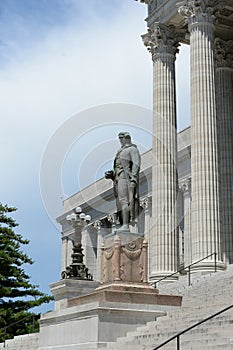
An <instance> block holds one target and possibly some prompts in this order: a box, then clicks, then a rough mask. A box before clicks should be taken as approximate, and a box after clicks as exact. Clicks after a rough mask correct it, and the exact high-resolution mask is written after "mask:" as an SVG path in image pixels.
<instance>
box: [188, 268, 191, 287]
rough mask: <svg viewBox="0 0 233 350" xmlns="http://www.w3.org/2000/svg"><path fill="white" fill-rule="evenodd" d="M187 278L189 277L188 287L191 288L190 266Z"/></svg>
mask: <svg viewBox="0 0 233 350" xmlns="http://www.w3.org/2000/svg"><path fill="white" fill-rule="evenodd" d="M188 277H189V286H191V266H189V272H188Z"/></svg>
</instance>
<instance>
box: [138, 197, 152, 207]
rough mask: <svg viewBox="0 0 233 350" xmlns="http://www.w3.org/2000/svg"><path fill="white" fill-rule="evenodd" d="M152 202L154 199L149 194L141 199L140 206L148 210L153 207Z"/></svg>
mask: <svg viewBox="0 0 233 350" xmlns="http://www.w3.org/2000/svg"><path fill="white" fill-rule="evenodd" d="M151 204H152V199H151V197H150V196H147V197H145V198H143V199H142V200H140V206H141V207H142V208H143V209H144V210H148V209H149V208H150V207H151Z"/></svg>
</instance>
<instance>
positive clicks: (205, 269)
mask: <svg viewBox="0 0 233 350" xmlns="http://www.w3.org/2000/svg"><path fill="white" fill-rule="evenodd" d="M194 262H195V261H194ZM226 268H227V265H226V264H225V263H224V262H222V261H216V264H215V262H214V261H213V260H204V261H201V262H200V263H197V264H195V265H193V266H191V272H192V273H194V272H202V273H203V274H205V273H209V272H215V271H216V272H217V271H225V270H226Z"/></svg>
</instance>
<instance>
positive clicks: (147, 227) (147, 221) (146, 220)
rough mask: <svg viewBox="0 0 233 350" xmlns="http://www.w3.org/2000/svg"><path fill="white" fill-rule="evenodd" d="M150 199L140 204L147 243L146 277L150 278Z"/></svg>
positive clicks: (147, 198)
mask: <svg viewBox="0 0 233 350" xmlns="http://www.w3.org/2000/svg"><path fill="white" fill-rule="evenodd" d="M151 204H152V202H151V197H149V196H148V197H146V198H143V199H142V200H141V202H140V206H141V207H142V208H143V210H144V237H145V240H146V241H147V242H148V249H147V254H148V256H147V263H148V277H149V278H150V266H151V261H150V260H151V258H152V254H153V251H152V247H153V243H152V240H153V234H152V233H153V230H151Z"/></svg>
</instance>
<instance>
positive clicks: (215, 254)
mask: <svg viewBox="0 0 233 350" xmlns="http://www.w3.org/2000/svg"><path fill="white" fill-rule="evenodd" d="M212 255H214V272H217V253H212V254H209V255H207V256H205V257H204V258H202V259H200V260H198V261H195V262H194V263H192V264H190V265H187V266H185V267H182V269H179V270H177V271H175V272H173V273H171V274H170V275H168V276H165V277H163V278H160V279H159V280H158V281H156V282H153V285H154V287H155V288H156V286H157V284H158V283H159V282H161V281H164V280H166V279H167V278H169V277H172V276H174V275H176V274H177V273H179V272H182V271H184V270H186V269H188V272H189V274H188V276H189V286H190V285H191V278H190V277H191V266H193V265H196V264H198V263H199V262H201V261H203V260H205V259H207V258H209V257H211V256H212Z"/></svg>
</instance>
